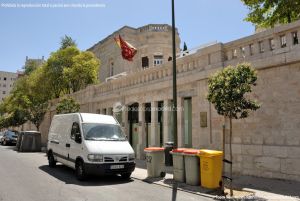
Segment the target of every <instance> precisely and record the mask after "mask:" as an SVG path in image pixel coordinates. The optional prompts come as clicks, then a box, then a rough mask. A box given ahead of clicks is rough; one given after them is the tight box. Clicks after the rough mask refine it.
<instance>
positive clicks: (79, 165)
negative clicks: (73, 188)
mask: <svg viewBox="0 0 300 201" xmlns="http://www.w3.org/2000/svg"><path fill="white" fill-rule="evenodd" d="M75 172H76V177H77V179H78V180H79V181H84V180H85V178H86V174H85V169H84V163H83V162H82V161H77V162H76V169H75Z"/></svg>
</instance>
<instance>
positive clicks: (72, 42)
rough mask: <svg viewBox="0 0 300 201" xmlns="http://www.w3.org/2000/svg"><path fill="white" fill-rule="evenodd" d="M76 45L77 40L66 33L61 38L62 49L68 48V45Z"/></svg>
mask: <svg viewBox="0 0 300 201" xmlns="http://www.w3.org/2000/svg"><path fill="white" fill-rule="evenodd" d="M72 46H74V47H76V46H77V44H76V41H75V40H73V39H72V38H71V37H70V36H67V35H65V36H64V37H62V38H61V42H60V49H61V50H62V49H66V48H67V47H72Z"/></svg>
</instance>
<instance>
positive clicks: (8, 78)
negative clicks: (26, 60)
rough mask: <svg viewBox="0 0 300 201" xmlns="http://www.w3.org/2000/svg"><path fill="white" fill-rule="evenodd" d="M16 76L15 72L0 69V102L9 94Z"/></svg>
mask: <svg viewBox="0 0 300 201" xmlns="http://www.w3.org/2000/svg"><path fill="white" fill-rule="evenodd" d="M17 78H18V74H17V73H11V72H5V71H0V103H1V102H2V101H3V100H4V98H5V97H7V96H8V95H9V93H10V91H11V89H12V88H13V85H14V82H15V81H16V80H17Z"/></svg>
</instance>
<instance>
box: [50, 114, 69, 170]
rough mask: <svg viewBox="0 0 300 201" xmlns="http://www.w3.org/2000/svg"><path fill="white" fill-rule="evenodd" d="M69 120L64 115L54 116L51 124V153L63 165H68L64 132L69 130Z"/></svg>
mask: <svg viewBox="0 0 300 201" xmlns="http://www.w3.org/2000/svg"><path fill="white" fill-rule="evenodd" d="M70 127H71V125H70V120H69V119H68V118H65V117H64V116H56V117H55V118H54V119H53V120H52V124H51V129H50V132H51V138H52V139H50V143H51V144H52V148H53V154H54V155H55V156H56V157H57V160H58V161H59V162H61V163H63V164H65V165H68V160H67V159H68V158H67V155H68V152H67V149H66V138H67V136H66V134H67V133H69V132H70V130H71V129H70Z"/></svg>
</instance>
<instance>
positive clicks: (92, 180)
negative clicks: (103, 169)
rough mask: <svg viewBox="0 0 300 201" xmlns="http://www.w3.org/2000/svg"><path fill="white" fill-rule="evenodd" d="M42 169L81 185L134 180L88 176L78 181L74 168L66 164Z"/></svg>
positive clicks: (103, 184) (102, 184)
mask: <svg viewBox="0 0 300 201" xmlns="http://www.w3.org/2000/svg"><path fill="white" fill-rule="evenodd" d="M39 169H40V170H42V171H44V172H46V173H48V174H49V175H51V176H53V177H55V178H57V179H59V180H60V181H62V182H65V183H66V184H74V185H79V186H107V185H118V184H126V183H130V182H133V181H134V180H132V179H127V180H125V179H122V178H121V177H120V176H117V175H112V176H92V175H91V176H88V177H87V179H86V181H78V180H77V179H76V177H75V173H74V170H73V169H71V168H69V167H67V166H64V165H59V164H58V165H56V167H55V168H50V167H49V166H48V165H43V166H40V167H39Z"/></svg>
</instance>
